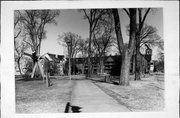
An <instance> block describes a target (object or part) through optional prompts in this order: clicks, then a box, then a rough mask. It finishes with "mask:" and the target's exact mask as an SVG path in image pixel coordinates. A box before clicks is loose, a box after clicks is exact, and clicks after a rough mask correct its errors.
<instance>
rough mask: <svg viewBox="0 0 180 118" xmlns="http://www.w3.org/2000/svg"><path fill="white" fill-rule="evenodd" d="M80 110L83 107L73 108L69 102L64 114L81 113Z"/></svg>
mask: <svg viewBox="0 0 180 118" xmlns="http://www.w3.org/2000/svg"><path fill="white" fill-rule="evenodd" d="M80 109H82V107H79V106H71V104H70V102H67V104H66V107H65V111H64V113H70V112H72V113H80V112H81V111H80Z"/></svg>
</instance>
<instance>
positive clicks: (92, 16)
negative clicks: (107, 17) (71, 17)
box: [82, 9, 106, 77]
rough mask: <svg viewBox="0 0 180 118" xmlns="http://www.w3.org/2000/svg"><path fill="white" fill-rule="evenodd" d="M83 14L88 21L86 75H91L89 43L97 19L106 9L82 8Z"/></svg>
mask: <svg viewBox="0 0 180 118" xmlns="http://www.w3.org/2000/svg"><path fill="white" fill-rule="evenodd" d="M82 11H83V12H84V14H85V18H86V19H87V20H88V22H89V46H88V47H89V49H88V73H87V77H90V75H91V60H90V58H91V43H92V36H93V32H94V30H95V28H96V26H97V24H98V21H99V20H100V19H101V18H102V16H103V15H104V14H106V10H104V9H87V10H85V9H83V10H82Z"/></svg>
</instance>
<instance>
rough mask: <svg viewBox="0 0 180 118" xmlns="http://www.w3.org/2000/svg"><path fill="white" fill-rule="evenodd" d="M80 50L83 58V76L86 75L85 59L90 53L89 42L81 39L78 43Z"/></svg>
mask: <svg viewBox="0 0 180 118" xmlns="http://www.w3.org/2000/svg"><path fill="white" fill-rule="evenodd" d="M78 50H79V51H78V52H79V53H80V54H81V57H82V74H84V66H85V58H86V57H87V53H88V40H85V39H80V40H79V43H78Z"/></svg>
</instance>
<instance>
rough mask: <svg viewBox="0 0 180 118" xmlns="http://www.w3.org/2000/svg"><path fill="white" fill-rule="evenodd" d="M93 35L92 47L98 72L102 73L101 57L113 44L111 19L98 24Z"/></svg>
mask: <svg viewBox="0 0 180 118" xmlns="http://www.w3.org/2000/svg"><path fill="white" fill-rule="evenodd" d="M93 34H94V37H93V46H94V47H95V50H96V52H97V56H98V58H99V72H101V73H102V72H103V71H104V59H103V57H104V56H105V54H106V53H107V52H108V51H110V50H111V47H112V46H114V44H115V38H114V35H113V34H114V27H113V19H112V18H111V17H107V18H106V20H105V19H104V20H103V21H101V22H99V23H98V25H97V27H96V28H95V31H94V33H93Z"/></svg>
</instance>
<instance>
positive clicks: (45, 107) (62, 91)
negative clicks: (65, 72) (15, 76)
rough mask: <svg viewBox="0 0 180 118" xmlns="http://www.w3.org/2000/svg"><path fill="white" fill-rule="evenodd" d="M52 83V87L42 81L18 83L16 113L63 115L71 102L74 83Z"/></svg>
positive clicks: (20, 81)
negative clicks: (67, 104)
mask: <svg viewBox="0 0 180 118" xmlns="http://www.w3.org/2000/svg"><path fill="white" fill-rule="evenodd" d="M51 81H52V84H53V85H52V86H50V87H46V84H45V83H43V81H42V80H33V81H23V80H18V81H16V83H15V85H16V113H63V112H64V110H65V106H66V103H67V102H69V100H70V95H71V88H72V83H73V81H71V82H69V80H65V79H61V80H60V79H59V80H58V79H51Z"/></svg>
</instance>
